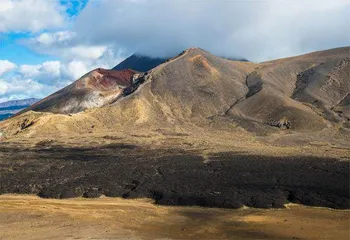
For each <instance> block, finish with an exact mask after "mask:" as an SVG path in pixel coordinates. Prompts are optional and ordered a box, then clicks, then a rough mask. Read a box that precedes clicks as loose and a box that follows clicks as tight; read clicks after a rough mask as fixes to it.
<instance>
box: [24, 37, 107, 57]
mask: <svg viewBox="0 0 350 240" xmlns="http://www.w3.org/2000/svg"><path fill="white" fill-rule="evenodd" d="M21 42H22V43H23V44H25V45H26V46H28V47H29V48H31V49H33V50H35V51H36V52H39V53H44V54H50V55H55V56H59V57H61V58H64V59H68V60H82V59H83V60H96V59H98V58H100V57H101V56H102V55H103V54H104V52H105V51H106V50H107V46H104V45H89V44H87V43H81V42H78V41H77V39H76V33H74V32H70V31H58V32H45V33H42V34H40V35H38V36H35V37H32V38H30V39H24V40H22V41H21Z"/></svg>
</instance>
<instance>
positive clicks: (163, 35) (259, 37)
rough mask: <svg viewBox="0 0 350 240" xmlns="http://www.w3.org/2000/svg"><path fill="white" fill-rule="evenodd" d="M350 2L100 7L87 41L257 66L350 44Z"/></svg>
mask: <svg viewBox="0 0 350 240" xmlns="http://www.w3.org/2000/svg"><path fill="white" fill-rule="evenodd" d="M349 16H350V1H347V0H339V1H337V0H332V1H325V0H317V1H310V0H304V1H283V0H281V1H276V0H265V1H258V0H256V1H249V0H248V1H240V0H237V1H235V0H231V1H228V0H215V1H214V0H213V1H210V0H192V1H191V0H186V1H185V0H103V1H100V0H92V1H91V2H90V3H89V4H88V5H87V7H86V8H85V9H84V10H83V11H82V13H81V14H80V15H79V16H78V18H77V19H76V23H75V25H74V30H75V31H76V32H77V36H78V37H79V38H80V40H81V41H87V42H89V43H90V44H113V45H114V47H115V48H116V49H117V50H119V51H120V50H123V51H125V52H127V53H132V52H135V51H137V52H140V53H144V54H147V55H150V56H160V57H164V56H171V55H174V54H176V53H178V52H179V51H182V50H184V49H185V48H188V47H193V46H198V47H201V48H204V49H206V50H208V51H211V52H212V53H215V54H218V55H223V56H227V57H245V58H248V59H251V60H253V61H264V60H268V59H272V58H279V57H286V56H290V55H295V54H300V53H304V52H310V51H315V50H321V49H328V48H333V47H339V46H346V45H350V34H349Z"/></svg>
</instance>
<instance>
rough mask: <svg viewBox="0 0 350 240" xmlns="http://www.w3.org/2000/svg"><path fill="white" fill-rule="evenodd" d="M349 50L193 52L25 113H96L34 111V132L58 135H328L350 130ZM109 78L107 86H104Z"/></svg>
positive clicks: (83, 82)
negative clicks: (170, 131) (245, 55)
mask: <svg viewBox="0 0 350 240" xmlns="http://www.w3.org/2000/svg"><path fill="white" fill-rule="evenodd" d="M349 50H350V48H349V47H346V48H338V49H331V50H327V51H320V52H315V53H310V54H306V55H302V56H297V57H291V58H286V59H280V60H275V61H270V62H265V63H260V64H255V63H250V62H240V61H230V60H226V59H223V58H220V57H216V56H214V55H212V54H210V53H208V52H206V51H204V50H202V49H198V48H192V49H188V50H186V51H184V52H183V53H182V54H180V55H179V56H177V57H175V58H173V59H170V60H169V61H167V62H165V63H162V64H160V65H159V66H157V67H155V68H154V69H152V70H150V71H148V72H147V73H145V74H137V73H136V72H133V71H130V70H125V71H124V72H127V73H128V74H126V75H127V76H128V77H127V78H123V79H124V80H122V81H121V79H120V76H121V72H120V71H114V70H95V71H93V72H90V73H89V74H87V75H85V76H84V77H82V78H81V79H80V80H78V81H77V82H75V83H73V84H72V85H71V86H68V87H67V88H65V89H63V90H61V91H59V92H58V93H56V94H54V95H52V96H49V97H48V98H46V99H44V100H42V101H40V102H39V103H37V104H35V105H34V106H33V107H31V108H29V109H27V110H34V111H46V112H52V113H76V112H80V111H83V110H86V109H89V108H93V109H89V110H87V111H85V112H83V113H81V114H79V115H77V116H72V117H68V118H67V117H66V116H55V115H47V114H45V115H41V114H40V113H35V114H34V113H31V112H29V113H28V114H29V115H30V116H31V117H30V119H33V122H34V123H36V124H34V126H31V127H30V129H31V130H32V131H34V129H35V131H36V132H38V131H39V132H40V131H41V129H42V128H43V127H44V128H45V132H50V131H55V132H57V128H58V124H57V123H56V122H57V121H59V125H60V126H61V127H59V128H60V130H59V131H60V132H65V131H77V126H79V131H81V132H89V131H90V129H91V126H94V127H95V129H105V130H107V129H113V131H116V129H135V128H136V127H138V128H139V129H152V128H154V129H159V128H167V127H174V126H177V127H184V126H194V125H196V126H201V127H204V129H205V128H207V127H208V126H211V127H212V128H216V129H226V130H227V131H231V130H232V129H231V127H230V126H231V125H234V126H240V127H242V128H243V129H245V130H247V131H250V132H253V133H255V134H258V135H259V134H270V133H271V134H274V133H282V132H280V130H282V129H289V132H290V133H293V132H294V133H296V132H308V133H314V132H315V131H321V132H322V134H329V133H332V134H334V131H333V130H329V131H328V133H327V132H324V130H326V129H330V128H331V127H336V126H339V127H341V128H348V127H349V118H348V111H349V104H348V103H349V101H348V98H349V97H348V96H349V92H350V89H349V61H348V58H349ZM106 79H109V80H106ZM105 81H107V82H108V84H107V85H108V86H107V87H102V86H103V84H102V83H104V82H105ZM91 82H92V83H91ZM91 86H93V87H91ZM101 106H104V107H102V108H96V107H101ZM28 114H27V115H23V116H19V117H18V118H16V119H13V120H12V121H7V122H5V123H3V124H0V128H1V129H5V131H6V128H7V129H12V130H11V131H8V132H9V134H10V132H18V129H17V130H13V129H16V128H18V126H19V125H20V124H19V123H18V122H17V123H16V121H19V122H21V121H23V119H24V118H25V119H28ZM11 126H12V127H11ZM16 126H17V127H16ZM53 126H54V127H53ZM50 129H51V130H50ZM96 131H97V130H96ZM276 131H277V132H276ZM344 131H345V130H344ZM287 133H288V131H287ZM344 134H345V135H347V133H346V131H345V132H344Z"/></svg>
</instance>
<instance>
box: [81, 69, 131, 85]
mask: <svg viewBox="0 0 350 240" xmlns="http://www.w3.org/2000/svg"><path fill="white" fill-rule="evenodd" d="M136 73H137V72H136V71H133V70H131V69H126V70H121V71H116V70H107V69H102V68H97V69H95V70H93V71H92V72H91V73H90V74H89V76H88V77H87V78H86V79H85V81H82V82H78V84H77V86H76V87H77V88H87V87H88V88H92V89H95V90H110V89H111V88H115V87H116V86H119V87H130V86H132V80H133V76H134V75H135V74H136Z"/></svg>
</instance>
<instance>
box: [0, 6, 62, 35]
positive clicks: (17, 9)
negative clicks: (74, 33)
mask: <svg viewBox="0 0 350 240" xmlns="http://www.w3.org/2000/svg"><path fill="white" fill-rule="evenodd" d="M65 20H66V16H65V8H64V7H63V6H62V5H61V4H60V1H59V0H0V32H9V31H15V32H17V31H25V32H27V31H30V32H38V31H41V30H43V29H51V28H61V26H62V25H63V24H64V22H65Z"/></svg>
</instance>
